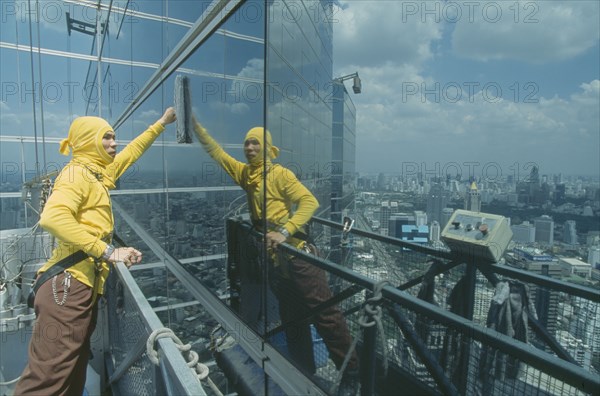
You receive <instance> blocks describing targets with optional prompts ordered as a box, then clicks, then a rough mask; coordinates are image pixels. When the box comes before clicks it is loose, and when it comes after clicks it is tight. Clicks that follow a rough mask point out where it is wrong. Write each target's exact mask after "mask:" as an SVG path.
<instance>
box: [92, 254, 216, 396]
mask: <svg viewBox="0 0 600 396" xmlns="http://www.w3.org/2000/svg"><path fill="white" fill-rule="evenodd" d="M106 288H107V293H106V309H105V310H104V312H102V315H105V316H104V317H105V318H106V323H107V326H108V345H106V346H105V364H106V367H107V371H108V373H107V374H108V377H109V378H108V380H107V385H106V387H110V389H111V392H112V394H113V395H119V394H122V395H126V394H135V395H199V396H201V395H206V393H205V391H204V389H203V387H202V384H201V383H200V380H199V379H198V377H197V375H196V374H195V372H194V371H193V370H192V369H191V368H190V367H188V365H187V363H186V360H185V359H184V357H183V355H182V352H181V351H180V349H178V345H177V344H176V342H175V341H174V340H173V339H171V338H158V339H157V340H156V343H155V344H157V345H154V346H153V348H156V350H157V353H158V366H157V365H155V364H154V363H152V362H151V360H150V358H149V356H148V351H147V345H146V344H147V341H148V338H149V337H150V335H151V334H152V333H153V332H155V331H156V330H160V329H163V328H164V326H163V324H162V322H161V321H160V320H159V318H158V317H157V316H156V313H155V312H154V311H153V310H152V307H151V306H150V304H149V303H148V301H147V299H146V296H144V294H143V293H142V292H141V290H140V289H139V287H138V285H137V284H136V282H135V280H134V278H133V277H132V275H131V273H130V272H129V270H128V269H127V268H126V267H125V265H124V264H122V263H119V264H117V265H116V266H115V267H114V270H111V275H110V277H109V280H108V282H107V285H106Z"/></svg>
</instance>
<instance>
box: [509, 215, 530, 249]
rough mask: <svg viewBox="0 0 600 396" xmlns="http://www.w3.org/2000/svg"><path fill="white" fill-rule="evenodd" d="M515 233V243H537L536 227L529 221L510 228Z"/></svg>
mask: <svg viewBox="0 0 600 396" xmlns="http://www.w3.org/2000/svg"><path fill="white" fill-rule="evenodd" d="M510 229H511V230H512V232H513V241H515V242H519V243H525V244H528V243H534V242H535V227H534V225H533V224H531V223H530V222H528V221H524V222H523V223H521V224H517V225H513V226H510Z"/></svg>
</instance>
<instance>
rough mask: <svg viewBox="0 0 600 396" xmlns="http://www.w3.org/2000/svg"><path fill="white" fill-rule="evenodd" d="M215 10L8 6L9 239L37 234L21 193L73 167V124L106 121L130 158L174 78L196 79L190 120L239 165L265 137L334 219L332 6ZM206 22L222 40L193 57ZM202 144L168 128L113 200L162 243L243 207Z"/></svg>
mask: <svg viewBox="0 0 600 396" xmlns="http://www.w3.org/2000/svg"><path fill="white" fill-rule="evenodd" d="M218 3H219V2H203V1H199V2H189V1H162V2H132V1H122V2H110V1H103V2H101V5H100V7H99V8H97V7H95V5H93V4H91V3H87V2H79V3H76V2H69V1H64V2H27V1H15V2H12V1H10V2H9V1H7V2H2V8H3V9H2V19H3V21H2V25H1V28H2V40H1V41H2V45H1V47H0V51H1V56H2V62H3V65H4V67H2V71H1V73H2V98H1V99H2V100H1V103H2V119H1V123H2V125H1V126H2V145H1V151H2V162H3V169H2V179H3V180H2V205H3V210H2V212H3V222H2V229H11V228H19V227H27V226H32V225H33V224H34V223H35V221H36V218H37V217H36V215H35V212H34V211H33V210H32V208H29V207H28V206H26V205H25V206H24V205H23V203H22V202H20V201H19V199H17V198H19V197H20V191H21V185H22V183H23V182H26V181H28V180H32V179H33V178H35V177H38V176H42V175H44V174H47V173H49V172H52V171H56V170H59V169H61V168H62V166H63V165H64V164H65V163H66V162H67V161H68V158H67V157H64V156H61V155H59V154H58V152H57V147H58V146H57V143H58V142H59V141H60V140H61V139H62V138H64V137H65V136H66V134H67V131H68V127H69V125H70V122H71V120H72V119H74V118H75V117H77V116H81V115H97V116H101V117H103V118H105V119H106V120H107V121H108V122H109V123H111V124H112V125H114V126H115V131H116V133H117V138H118V142H119V144H120V146H121V148H122V147H124V145H125V144H127V142H129V141H130V140H131V139H133V138H134V137H135V136H137V135H138V134H139V133H140V132H142V131H143V130H144V129H145V128H146V127H147V126H148V125H150V124H152V123H153V122H154V121H156V120H157V119H158V118H159V117H160V115H161V114H162V112H163V111H164V109H165V108H166V107H168V106H171V105H172V104H173V89H174V80H175V77H176V76H177V75H186V76H188V77H189V81H190V88H191V93H192V102H193V110H194V113H195V114H196V116H197V117H198V119H199V120H200V121H201V122H202V123H203V125H204V126H205V127H206V128H207V129H208V131H209V132H210V133H211V134H212V135H213V137H215V139H216V140H217V141H218V142H219V143H221V144H222V145H223V146H224V147H225V149H226V150H227V151H228V152H229V153H230V154H231V155H233V156H234V157H235V158H238V159H243V155H242V154H243V153H242V151H241V147H242V145H241V143H242V140H243V137H244V134H245V132H246V131H247V130H248V129H250V128H251V127H253V126H257V125H266V126H267V128H268V129H269V130H270V131H271V133H272V135H273V140H274V144H275V145H276V146H278V147H279V148H280V149H281V154H280V157H279V162H280V163H282V164H283V165H285V166H287V167H289V168H290V169H292V170H293V171H294V172H295V173H296V174H297V176H298V177H299V179H300V180H301V181H302V182H303V183H305V184H306V185H307V186H308V187H309V188H310V189H311V190H312V191H313V192H314V193H315V195H316V196H317V198H318V199H319V202H320V205H321V206H320V212H321V213H323V211H325V212H327V211H328V208H329V205H330V199H331V183H330V181H331V180H330V176H331V174H332V162H331V161H332V120H333V116H332V102H333V100H332V96H333V83H332V26H331V23H330V22H329V19H328V18H329V15H330V13H331V7H332V5H331V4H330V2H329V1H304V2H301V1H269V2H266V3H265V2H261V1H248V2H242V3H243V4H241V5H240V4H238V3H237V2H229V3H228V4H227V5H225V7H224V8H223V9H222V10H221V11H220V12H219V13H218V15H216V16H211V12H212V11H213V10H214V9H215V8H216V7H217V5H218ZM265 4H266V6H265ZM205 20H213V21H216V22H214V23H215V26H214V28H215V30H214V31H210V30H209V29H207V30H206V31H203V32H202V34H200V35H199V36H197V37H202V39H201V40H198V41H196V42H193V45H196V46H197V47H196V48H195V49H194V48H190V46H189V43H190V42H191V41H189V40H188V41H186V38H188V39H189V36H190V35H192V34H194V29H198V31H202V29H201V27H199V25H200V24H201V22H202V21H205ZM185 51H187V53H186V54H184V55H179V57H178V53H181V52H185ZM265 65H266V66H265ZM99 82H100V83H99ZM194 142H195V143H194V144H191V145H183V144H182V145H179V144H176V143H175V132H174V126H171V127H169V128H168V130H167V131H166V132H165V133H164V134H163V135H162V136H161V137H160V139H159V140H158V141H157V142H156V143H155V144H154V145H153V147H152V148H151V149H149V150H148V152H146V153H145V155H144V156H143V157H142V158H141V159H140V160H139V161H138V162H137V163H136V164H135V165H134V166H133V167H132V169H131V170H130V171H129V172H128V174H126V175H125V176H124V177H123V178H122V179H121V180H120V185H119V190H118V191H116V192H115V194H114V197H115V199H116V201H117V202H118V203H121V204H122V205H124V208H125V210H130V209H131V208H134V207H135V211H133V213H134V214H135V213H137V214H138V215H139V216H135V217H136V221H140V222H142V224H144V225H145V226H148V229H150V230H153V233H155V234H157V235H161V236H166V235H171V233H172V232H174V231H173V230H172V228H173V227H175V225H174V224H177V221H182V219H183V218H184V217H185V218H187V220H185V225H181V224H180V225H179V230H180V233H183V235H187V234H189V233H191V232H193V231H194V229H195V230H196V231H197V232H200V228H202V227H199V225H200V224H204V222H203V221H202V220H200V218H202V217H203V216H204V215H203V214H201V213H203V212H206V213H210V214H213V215H214V214H215V211H213V210H210V207H211V205H215V206H216V207H218V208H219V209H220V210H219V211H218V212H219V219H221V218H223V217H226V216H227V215H228V214H231V213H233V212H235V210H236V209H238V208H239V207H240V206H242V204H243V203H244V199H241V198H240V195H241V190H240V189H239V188H237V186H234V185H233V183H232V182H231V180H230V179H229V177H228V176H227V175H226V174H225V173H224V172H223V171H222V170H221V169H220V168H219V167H218V166H217V165H216V164H215V163H214V162H213V161H212V160H211V159H210V158H209V157H208V156H207V155H206V154H205V153H204V151H203V150H202V149H200V148H199V145H198V144H197V143H196V140H194ZM157 189H158V190H157ZM134 193H135V194H134ZM178 208H179V209H178ZM196 208H197V209H196ZM206 208H208V209H209V210H204V209H206ZM196 210H198V212H199V213H196V214H194V215H192V216H190V213H189V212H190V211H191V212H194V211H196ZM26 212H27V213H26ZM130 213H132V212H130ZM192 217H195V218H196V221H197V223H195V222H194V221H193V220H190V218H192ZM26 218H27V219H26ZM219 222H220V221H219ZM219 222H215V223H219ZM215 227H216V224H215ZM219 227H220V226H219ZM183 228H184V229H185V230H183Z"/></svg>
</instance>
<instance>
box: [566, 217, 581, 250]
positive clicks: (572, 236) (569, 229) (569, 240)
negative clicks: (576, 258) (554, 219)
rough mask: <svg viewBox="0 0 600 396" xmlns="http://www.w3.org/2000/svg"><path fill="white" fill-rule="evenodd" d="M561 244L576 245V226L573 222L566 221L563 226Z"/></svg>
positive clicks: (577, 242)
mask: <svg viewBox="0 0 600 396" xmlns="http://www.w3.org/2000/svg"><path fill="white" fill-rule="evenodd" d="M563 242H564V243H566V244H569V245H578V244H579V240H578V238H577V226H576V223H575V220H567V221H565V223H564V225H563Z"/></svg>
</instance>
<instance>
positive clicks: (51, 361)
mask: <svg viewBox="0 0 600 396" xmlns="http://www.w3.org/2000/svg"><path fill="white" fill-rule="evenodd" d="M63 279H64V274H62V273H61V274H60V275H58V276H57V280H56V291H57V297H58V298H57V299H58V301H59V302H60V301H62V299H63V294H64V292H63V285H62V282H63ZM93 294H94V293H93V289H92V288H90V287H88V286H86V285H84V284H83V283H81V282H79V281H78V280H76V279H75V278H71V286H70V288H69V289H68V291H67V298H66V301H65V303H64V305H58V304H57V303H56V302H55V299H54V295H53V292H52V279H49V280H48V281H46V282H45V283H44V284H43V285H42V286H41V287H40V288H39V290H38V292H37V294H36V296H35V304H34V308H35V314H36V317H37V319H36V322H35V324H34V326H33V334H32V336H31V341H30V344H29V361H28V363H27V366H26V367H25V370H24V371H23V374H22V375H21V379H20V380H19V382H18V383H17V386H16V388H15V393H14V394H15V395H74V396H80V395H81V394H82V393H83V390H84V386H85V376H86V369H87V364H88V360H89V356H90V338H91V336H92V333H93V332H94V328H95V326H96V318H97V304H96V303H95V301H94V300H95V299H94V295H93Z"/></svg>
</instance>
